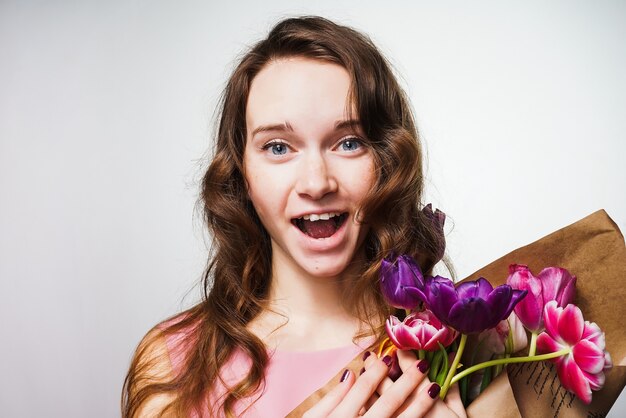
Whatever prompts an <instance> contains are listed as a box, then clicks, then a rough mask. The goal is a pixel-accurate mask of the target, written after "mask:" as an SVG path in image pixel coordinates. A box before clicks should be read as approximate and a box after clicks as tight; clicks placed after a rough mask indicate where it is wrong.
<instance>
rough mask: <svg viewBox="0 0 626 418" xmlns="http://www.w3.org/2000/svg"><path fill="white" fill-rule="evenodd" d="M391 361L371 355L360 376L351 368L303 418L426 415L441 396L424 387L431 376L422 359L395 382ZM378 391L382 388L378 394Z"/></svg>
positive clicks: (413, 363) (414, 362)
mask: <svg viewBox="0 0 626 418" xmlns="http://www.w3.org/2000/svg"><path fill="white" fill-rule="evenodd" d="M388 360H389V359H388ZM387 363H389V364H390V362H389V361H387V362H385V361H383V360H380V359H377V358H375V356H369V357H368V358H367V359H366V361H365V367H364V368H363V369H362V370H361V375H360V376H358V377H357V376H354V373H353V372H351V371H349V370H347V371H346V372H344V374H343V375H342V378H341V382H340V383H339V384H338V385H337V386H335V387H334V388H333V389H332V390H331V391H330V392H328V393H327V394H326V395H325V396H324V397H323V398H322V399H321V400H320V401H319V402H318V403H317V404H316V405H315V406H314V407H313V408H311V409H309V410H308V411H307V412H306V413H305V414H304V415H303V418H321V417H324V418H329V417H330V418H347V417H356V416H364V417H375V418H384V417H401V418H408V417H412V418H414V417H423V416H425V415H426V413H427V412H428V411H429V410H430V409H431V407H433V406H434V405H436V404H437V403H438V402H437V399H438V396H437V395H435V396H431V395H429V393H428V387H427V386H426V387H422V388H420V383H422V382H423V381H424V380H428V379H427V378H426V375H425V373H424V372H423V371H422V370H420V368H419V367H418V365H419V362H418V361H415V360H414V361H412V363H411V364H410V365H408V363H407V362H405V363H404V364H405V365H406V367H405V368H404V369H403V374H402V376H400V378H398V380H396V381H395V382H392V381H391V379H389V378H387V373H388V372H389V367H388V365H387ZM422 369H423V366H422ZM421 386H423V385H421ZM416 389H417V390H416ZM377 390H380V392H378V394H377V393H376V391H377ZM437 393H438V392H437ZM433 398H435V399H433ZM439 402H441V401H439ZM441 403H442V404H443V402H441Z"/></svg>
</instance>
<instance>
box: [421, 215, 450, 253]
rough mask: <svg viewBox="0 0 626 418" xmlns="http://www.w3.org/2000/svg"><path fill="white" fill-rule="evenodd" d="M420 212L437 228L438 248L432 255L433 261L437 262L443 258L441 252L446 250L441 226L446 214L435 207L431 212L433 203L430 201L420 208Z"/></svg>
mask: <svg viewBox="0 0 626 418" xmlns="http://www.w3.org/2000/svg"><path fill="white" fill-rule="evenodd" d="M422 213H423V214H424V215H426V217H427V218H428V219H429V220H430V221H431V222H432V224H433V226H434V227H435V229H436V230H437V233H438V234H439V236H440V237H441V241H440V242H439V248H437V252H436V253H435V255H434V259H435V260H434V261H435V262H438V261H439V260H441V259H442V258H443V254H444V253H445V250H446V241H445V238H444V232H443V227H444V225H445V223H446V214H445V213H443V212H442V211H440V210H439V209H435V212H433V205H432V204H431V203H429V204H427V205H426V206H424V207H423V208H422Z"/></svg>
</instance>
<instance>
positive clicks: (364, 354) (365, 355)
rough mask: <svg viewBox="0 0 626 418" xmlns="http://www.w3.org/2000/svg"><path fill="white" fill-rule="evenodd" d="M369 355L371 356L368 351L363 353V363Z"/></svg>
mask: <svg viewBox="0 0 626 418" xmlns="http://www.w3.org/2000/svg"><path fill="white" fill-rule="evenodd" d="M370 354H372V353H371V352H370V351H366V352H365V353H363V361H365V360H366V359H367V358H368V357H369V356H370Z"/></svg>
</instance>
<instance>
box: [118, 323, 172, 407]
mask: <svg viewBox="0 0 626 418" xmlns="http://www.w3.org/2000/svg"><path fill="white" fill-rule="evenodd" d="M172 376H173V372H172V365H171V362H170V358H169V352H168V349H167V342H166V339H165V337H164V335H163V333H162V331H161V330H160V329H159V328H157V327H154V328H152V329H151V330H150V331H149V332H148V333H147V334H146V335H145V336H144V337H143V339H142V340H141V342H140V343H139V346H138V347H137V350H136V351H135V355H134V357H133V361H132V363H131V368H130V371H129V373H128V376H127V377H126V382H125V392H126V393H125V394H126V395H127V397H128V399H127V401H128V402H127V405H126V408H125V409H126V410H125V411H124V412H125V413H124V416H125V417H128V418H131V417H132V418H147V417H157V416H160V415H159V414H161V413H162V412H163V411H164V410H165V409H166V408H167V406H168V405H169V404H171V403H172V402H173V401H174V400H175V396H174V395H173V394H171V393H163V392H157V391H154V390H152V388H154V386H153V385H155V384H157V385H158V384H165V383H168V382H170V381H171V380H172ZM163 416H164V417H166V416H167V415H163Z"/></svg>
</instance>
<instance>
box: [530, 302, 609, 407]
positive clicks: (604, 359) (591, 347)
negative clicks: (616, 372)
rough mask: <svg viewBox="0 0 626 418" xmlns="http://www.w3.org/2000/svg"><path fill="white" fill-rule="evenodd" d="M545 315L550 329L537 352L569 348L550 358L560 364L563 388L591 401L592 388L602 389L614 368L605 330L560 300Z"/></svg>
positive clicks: (551, 305)
mask: <svg viewBox="0 0 626 418" xmlns="http://www.w3.org/2000/svg"><path fill="white" fill-rule="evenodd" d="M543 315H544V320H545V325H546V330H545V332H542V333H541V334H539V337H538V338H537V352H538V353H553V352H556V351H560V350H563V349H569V350H570V352H569V353H568V354H565V355H563V356H561V357H557V358H554V359H551V360H550V361H553V362H555V363H556V370H557V373H558V375H559V380H560V381H561V384H562V385H563V387H564V388H565V389H567V390H569V391H571V392H574V393H575V394H576V396H578V397H579V398H580V400H582V401H583V402H584V403H586V404H589V403H590V402H591V391H592V390H599V389H601V388H602V386H603V385H604V380H605V377H604V372H605V371H606V370H608V369H610V368H611V367H612V362H611V356H610V355H609V353H608V352H606V350H605V348H606V346H605V341H604V332H602V331H601V330H600V328H599V327H598V325H596V323H595V322H589V321H585V320H584V319H583V314H582V312H581V311H580V309H579V308H578V307H577V306H576V305H573V304H569V305H567V306H566V307H565V308H562V307H559V306H558V303H557V302H556V301H551V302H548V303H547V304H546V306H545V309H544V313H543Z"/></svg>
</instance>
